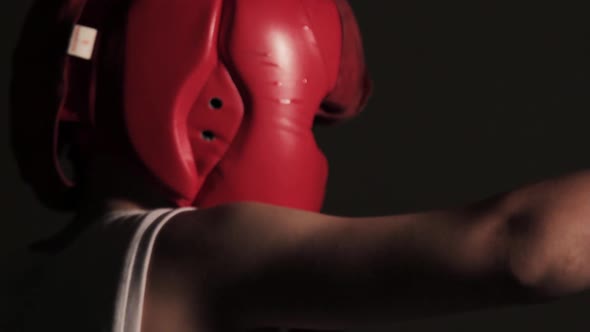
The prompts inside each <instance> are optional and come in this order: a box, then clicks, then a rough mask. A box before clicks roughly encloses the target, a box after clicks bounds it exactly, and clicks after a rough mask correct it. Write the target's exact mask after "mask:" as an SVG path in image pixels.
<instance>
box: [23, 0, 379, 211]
mask: <svg viewBox="0 0 590 332" xmlns="http://www.w3.org/2000/svg"><path fill="white" fill-rule="evenodd" d="M70 3H71V4H75V6H73V5H72V6H73V7H76V8H81V7H80V5H81V3H82V2H81V1H79V0H71V1H70ZM105 3H111V4H115V2H114V1H113V2H110V1H107V2H101V1H100V0H88V1H87V2H86V9H85V10H84V11H83V13H82V17H86V18H87V19H84V20H83V22H81V24H82V23H87V24H90V25H91V26H93V27H94V28H97V29H98V31H99V41H98V44H97V45H96V49H95V57H94V58H93V60H92V61H91V62H89V64H94V63H95V62H98V63H102V67H105V63H104V61H108V60H105V58H102V53H101V52H102V51H101V43H103V46H104V45H107V44H104V43H108V45H109V49H112V47H113V44H112V43H113V42H112V41H109V40H102V41H101V31H102V30H101V29H103V28H104V27H106V26H108V24H109V21H108V15H105V13H108V11H107V10H103V11H101V10H97V9H96V8H97V6H99V5H100V4H103V5H104V4H105ZM66 7H67V6H66ZM71 11H75V10H73V9H72V10H71ZM127 15H128V20H127V26H126V28H125V29H126V30H125V31H121V33H122V34H123V35H124V36H126V38H124V39H125V40H126V42H125V45H121V46H120V47H121V48H122V50H123V52H122V54H124V59H120V60H118V61H121V62H122V63H124V65H123V66H122V69H123V73H121V75H120V77H122V78H123V80H124V82H123V85H122V86H123V91H122V97H123V100H122V102H123V111H124V121H125V124H124V125H125V127H126V128H127V134H128V138H129V140H130V143H131V144H132V146H133V149H134V150H135V152H136V154H137V156H138V157H139V159H140V160H141V162H142V163H143V164H144V165H145V166H146V167H147V169H148V170H149V171H150V172H151V173H152V175H153V176H154V177H155V178H156V179H158V180H159V181H160V182H161V183H162V184H163V185H164V186H165V187H166V188H168V189H169V190H170V192H171V195H172V196H173V197H171V200H172V201H174V202H175V203H176V204H178V205H179V206H187V205H195V206H199V207H209V206H214V205H218V204H223V203H229V202H237V201H258V202H265V203H270V204H278V205H282V206H288V207H293V208H300V209H306V210H313V211H317V210H319V209H320V208H321V205H322V201H323V198H324V190H325V184H326V180H327V175H328V164H327V162H326V159H325V157H324V155H323V153H322V152H321V151H320V150H319V148H318V147H317V144H316V142H315V139H314V137H313V134H312V130H311V128H312V125H313V124H314V121H315V120H317V119H318V118H323V119H327V120H328V121H331V122H333V121H338V120H342V119H345V118H349V117H352V116H353V115H355V114H356V113H358V112H359V111H360V110H361V109H362V106H363V105H364V103H365V101H366V98H367V96H368V92H369V90H370V84H369V81H368V77H367V71H366V68H365V64H364V58H363V51H362V42H361V38H360V32H359V31H358V27H357V25H356V21H355V19H354V16H353V14H352V10H351V8H350V7H349V5H348V4H347V3H346V1H345V0H281V1H277V0H248V1H246V0H167V1H163V0H137V1H133V2H131V6H130V7H129V12H128V13H127ZM74 23H75V22H74ZM94 25H95V26H94ZM111 30H112V29H111ZM112 33H113V32H111V34H112ZM110 56H111V57H112V52H111V55H110ZM106 59H110V58H109V57H107V58H106ZM81 61H83V60H80V59H73V58H71V57H68V58H67V61H66V62H65V65H66V67H65V68H64V75H65V77H64V82H65V83H66V85H65V86H64V87H65V88H66V91H65V93H64V94H63V95H62V98H64V96H70V97H69V98H68V99H66V100H65V101H64V100H63V99H62V103H61V104H60V105H61V106H60V110H61V112H55V113H54V114H56V115H54V116H55V117H57V121H58V124H59V123H62V122H63V123H65V122H70V123H74V124H77V125H79V126H80V128H82V129H84V128H88V131H89V132H88V133H82V135H78V136H77V137H91V138H92V139H94V140H98V141H101V142H109V143H108V144H112V143H111V142H112V141H113V139H112V138H111V139H109V138H108V137H101V135H108V130H106V131H100V132H98V131H94V130H93V128H92V126H94V125H95V124H94V123H93V120H92V119H93V118H94V114H93V113H92V112H93V110H94V100H93V98H94V96H95V91H94V88H95V87H96V84H95V83H96V82H95V81H94V80H95V79H96V76H95V74H96V73H95V72H93V71H94V70H95V68H97V67H96V66H94V65H89V64H86V63H84V62H81ZM101 61H103V62H101ZM107 65H108V64H107ZM99 76H100V75H99ZM101 77H102V76H101ZM67 83H70V85H67ZM72 84H73V85H74V86H72ZM100 86H104V82H103V84H102V85H100ZM76 91H83V93H76ZM98 95H99V96H100V95H101V94H100V93H99V94H98ZM212 101H213V103H212ZM85 105H88V106H85ZM102 105H103V107H104V102H103V104H102ZM76 108H80V109H76ZM97 112H100V110H99V111H97ZM103 118H104V117H103ZM62 127H63V126H56V128H55V129H52V130H55V132H54V137H56V138H55V142H57V141H58V140H57V138H59V137H62V136H63V133H62V129H61V128H62ZM106 127H108V125H107V126H106ZM101 128H105V125H104V124H102V127H101ZM38 136H39V137H40V136H42V135H38ZM32 139H33V138H27V140H32ZM74 139H75V138H74ZM77 143H78V144H79V143H80V142H77ZM94 143H96V142H94ZM99 143H100V142H99ZM115 144H116V143H115ZM28 146H30V144H29V145H28ZM40 146H43V149H44V151H45V150H46V149H47V147H49V145H47V144H40ZM102 146H103V147H104V143H103V144H102ZM54 147H55V145H53V146H52V148H54ZM107 148H108V147H107ZM49 153H50V154H51V153H53V154H54V155H55V153H56V151H51V152H49ZM22 159H23V160H24V158H22ZM54 159H55V158H54ZM52 162H54V163H55V168H56V170H57V172H52V173H51V175H50V176H51V179H52V180H51V181H44V182H43V181H37V180H34V181H32V182H36V184H37V187H38V188H37V189H38V191H43V192H45V193H48V192H51V191H53V192H55V193H63V192H65V191H66V190H65V188H67V187H70V186H71V185H72V184H70V183H68V181H67V179H64V178H62V179H61V182H62V184H61V185H55V183H56V181H55V174H58V175H59V176H61V171H60V165H59V162H58V161H57V160H52ZM24 164H27V165H24ZM21 168H22V169H23V170H24V173H27V172H29V173H34V172H37V173H38V172H40V170H39V169H38V168H36V165H32V164H31V163H30V160H29V159H27V160H25V161H24V162H23V165H21ZM42 177H43V176H30V178H37V179H39V178H42ZM47 183H53V184H52V185H51V186H54V185H55V188H53V189H47V188H46V186H45V185H44V184H47ZM34 185H35V183H34ZM42 185H43V186H44V187H43V188H41V186H42ZM58 187H59V188H58ZM60 195H61V194H60ZM46 196H47V197H49V196H50V195H46ZM64 197H65V195H64ZM53 200H54V201H55V202H58V201H60V199H59V198H56V199H53ZM62 201H63V200H62Z"/></svg>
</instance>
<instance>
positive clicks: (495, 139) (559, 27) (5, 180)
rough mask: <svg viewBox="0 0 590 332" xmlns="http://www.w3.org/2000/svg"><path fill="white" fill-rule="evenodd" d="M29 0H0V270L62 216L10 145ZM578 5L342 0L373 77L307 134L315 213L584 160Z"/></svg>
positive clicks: (551, 320)
mask: <svg viewBox="0 0 590 332" xmlns="http://www.w3.org/2000/svg"><path fill="white" fill-rule="evenodd" d="M30 3H31V1H30V0H27V1H25V0H12V1H2V2H1V3H0V6H2V7H0V8H1V9H0V11H1V13H2V24H3V25H4V28H3V29H1V32H2V39H1V40H2V42H3V43H2V52H1V55H0V56H1V57H2V58H1V61H0V62H1V64H0V65H1V66H2V67H1V78H2V80H1V83H0V84H2V85H1V86H0V93H1V104H0V105H1V106H0V107H1V109H2V112H0V113H1V115H0V116H1V117H0V132H1V134H2V135H1V136H0V158H1V159H2V161H1V163H0V167H1V168H0V174H1V184H2V186H1V187H2V194H1V195H2V196H1V197H0V200H1V201H2V203H0V204H2V205H1V208H2V214H3V217H2V218H3V220H2V225H3V228H2V230H1V231H0V234H1V238H0V246H1V247H0V253H1V254H0V257H4V260H3V264H2V267H3V268H2V270H1V271H5V272H3V274H5V273H6V272H8V273H11V272H12V273H15V272H17V271H18V269H19V267H18V264H17V263H18V262H15V261H18V260H16V259H15V257H18V256H17V255H16V254H15V253H16V252H18V250H19V248H22V247H23V246H24V245H25V244H26V243H27V242H28V241H30V240H32V239H35V238H38V237H39V236H43V235H47V234H50V233H52V232H53V231H55V230H56V229H59V228H60V227H61V226H63V224H64V222H65V221H66V219H67V217H68V216H66V215H60V214H56V213H53V212H50V211H48V210H46V209H44V208H43V207H41V206H40V205H39V204H38V203H37V201H36V200H35V198H34V197H33V195H32V192H31V190H30V189H29V188H27V187H26V186H25V185H24V184H23V183H21V181H20V180H19V177H18V173H17V170H16V166H15V163H14V161H13V160H12V157H11V155H10V152H9V148H8V128H7V125H6V124H7V113H8V112H7V107H8V102H7V95H8V82H9V77H10V56H11V51H12V48H13V47H14V45H15V41H16V38H17V35H18V30H19V28H20V25H21V24H22V21H23V16H24V14H25V12H26V9H27V8H28V6H29V5H30ZM582 3H583V2H582V1H580V2H579V3H568V2H562V1H560V2H558V1H554V2H552V3H547V4H544V3H540V2H534V1H522V0H517V1H514V0H513V1H506V0H497V1H491V0H485V1H461V2H459V1H455V0H452V1H434V0H432V1H423V0H411V1H410V0H403V1H361V0H352V5H353V7H354V8H355V10H356V12H357V16H358V19H359V22H360V25H361V29H362V31H363V34H364V38H365V46H366V53H367V59H368V63H369V66H370V70H371V72H372V76H373V79H374V82H375V87H376V88H375V91H374V94H373V98H372V99H371V102H370V104H369V106H368V108H367V109H366V111H365V112H364V113H363V114H362V115H361V116H360V117H358V118H357V119H356V120H354V121H351V122H348V123H346V124H344V125H340V126H337V127H330V128H322V129H320V130H318V132H317V134H318V140H319V143H320V145H321V146H322V148H323V149H324V151H325V153H326V154H327V156H328V158H329V160H330V161H331V177H330V181H329V187H328V196H327V200H326V205H325V211H326V212H329V213H334V214H341V215H350V216H361V215H381V214H391V213H402V212H408V211H415V210H423V209H431V208H438V207H444V206H450V205H456V204H463V203H466V202H469V201H473V200H477V199H480V198H484V197H486V196H489V195H491V194H493V193H496V192H500V191H506V190H510V189H513V188H516V187H518V186H521V185H523V184H525V183H529V182H531V181H537V180H540V179H543V178H547V177H550V176H554V175H558V174H562V173H566V172H570V171H573V170H578V169H582V168H586V167H588V166H589V165H590V155H589V154H588V153H587V151H588V149H587V142H589V141H590V140H589V139H590V137H589V136H590V133H589V132H588V130H587V126H588V121H589V120H590V114H589V110H590V107H589V106H590V101H589V99H588V92H589V91H590V66H589V63H590V61H589V60H590V58H589V57H588V56H589V55H590V43H589V42H590V38H589V37H590V34H589V31H590V29H589V27H588V24H587V17H586V16H587V15H586V14H587V11H585V10H584V8H583V5H582ZM31 98H34V96H31ZM31 119H32V121H34V114H32V116H31ZM589 204H590V198H589ZM589 240H590V239H589ZM6 262H11V263H6ZM7 298H9V297H8V295H6V293H4V294H2V295H1V296H0V299H7ZM588 304H590V296H587V295H586V296H585V295H581V296H576V297H573V298H569V299H564V300H560V301H556V302H554V303H551V304H545V305H539V306H535V307H531V308H506V309H502V310H490V311H483V312H479V313H472V314H464V315H456V316H451V317H447V318H437V319H429V320H423V321H419V322H412V323H404V324H395V325H394V324H392V325H391V327H388V328H375V329H373V330H371V329H366V330H365V331H369V330H371V331H387V330H395V331H400V332H403V331H406V332H409V331H463V330H469V331H471V330H477V331H498V330H509V331H513V330H514V331H516V330H533V329H534V330H536V331H558V330H563V331H587V330H588V326H587V325H589V323H590V320H589V319H588V318H585V317H584V313H585V312H588V309H587V306H588Z"/></svg>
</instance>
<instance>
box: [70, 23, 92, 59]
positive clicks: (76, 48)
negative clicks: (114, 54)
mask: <svg viewBox="0 0 590 332" xmlns="http://www.w3.org/2000/svg"><path fill="white" fill-rule="evenodd" d="M97 35H98V31H97V30H96V29H94V28H90V27H86V26H83V25H77V24H76V25H75V26H74V31H73V32H72V37H71V38H70V46H69V47H68V54H69V55H71V56H75V57H78V58H82V59H85V60H90V59H92V52H93V51H94V44H95V43H96V36H97Z"/></svg>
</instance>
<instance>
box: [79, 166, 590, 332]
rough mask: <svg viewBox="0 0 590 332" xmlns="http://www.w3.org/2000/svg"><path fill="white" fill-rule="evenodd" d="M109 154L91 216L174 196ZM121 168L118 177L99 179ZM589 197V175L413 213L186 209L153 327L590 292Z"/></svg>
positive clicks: (150, 317)
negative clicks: (374, 214)
mask: <svg viewBox="0 0 590 332" xmlns="http://www.w3.org/2000/svg"><path fill="white" fill-rule="evenodd" d="M106 160H107V161H106V162H105V161H104V160H103V161H99V162H96V165H100V167H97V168H96V169H95V172H94V173H93V177H94V178H95V179H98V181H96V182H94V181H92V182H88V186H89V187H88V188H89V191H87V192H90V193H92V194H91V195H90V194H87V195H86V196H85V197H86V199H85V200H84V201H83V203H82V205H81V206H82V208H81V211H80V216H81V217H83V216H88V215H92V214H95V213H101V212H104V211H106V210H116V209H138V208H139V209H151V208H154V207H161V206H162V205H160V204H164V203H163V202H165V200H164V199H162V197H165V195H164V193H163V192H161V191H159V190H160V189H159V188H158V187H157V186H156V185H154V184H153V182H150V180H149V179H148V178H147V177H142V175H141V174H142V172H141V171H140V169H137V168H135V166H132V165H131V164H127V165H126V166H125V167H121V164H120V163H121V160H116V159H112V158H107V159H106ZM115 164H117V169H118V170H117V172H109V171H108V170H109V169H113V168H111V167H114V166H115ZM126 171H129V172H132V173H127V174H133V176H125V172H126ZM113 174H118V175H117V176H121V178H120V179H118V180H119V181H112V183H110V184H109V181H107V180H106V179H103V181H101V180H100V179H101V177H102V176H104V177H105V178H106V177H107V176H108V177H111V179H112V176H113ZM131 178H133V179H135V180H130V179H131ZM129 181H133V183H128V182H129ZM114 184H117V185H114ZM137 184H140V185H138V186H137V187H134V185H137ZM117 188H126V189H125V191H126V192H125V193H122V192H116V191H117V190H118V189H117ZM134 193H135V194H137V195H136V196H133V195H134ZM146 193H148V194H146ZM588 197H590V172H588V171H584V172H579V173H576V174H571V175H567V176H563V177H560V178H555V179H551V180H547V181H544V182H541V183H537V184H534V185H530V186H526V187H524V188H521V189H518V190H515V191H513V192H510V193H506V194H502V195H498V196H497V197H495V198H492V199H488V200H485V201H481V202H478V203H475V204H472V205H469V206H465V207H459V208H452V209H448V210H438V211H428V212H422V213H414V214H406V215H392V216H384V217H370V218H345V217H338V216H328V215H322V214H317V213H309V212H304V211H296V210H290V209H285V208H280V207H273V206H268V205H264V204H257V203H238V204H228V205H226V206H220V207H216V208H212V209H202V210H197V211H192V212H186V213H183V214H180V215H178V216H177V217H176V218H175V219H174V220H171V221H170V222H169V223H168V224H167V226H166V227H164V229H163V231H162V233H161V234H160V236H159V238H158V241H157V244H156V249H155V251H154V257H153V260H152V262H151V266H150V272H149V276H148V287H147V290H146V302H145V306H144V316H143V317H144V318H143V323H144V324H143V326H144V327H143V331H145V332H152V331H154V332H155V331H164V330H165V331H175V332H185V331H186V332H188V331H217V330H223V331H230V330H234V329H235V330H240V329H247V328H253V327H260V326H288V327H298V328H316V329H338V328H351V327H354V326H359V325H361V326H362V325H363V324H367V323H376V322H384V323H385V322H395V321H400V320H404V319H411V318H421V317H429V316H433V315H441V314H447V313H454V312H460V311H468V310H475V309H480V308H488V307H495V306H504V305H514V304H526V303H536V302H540V301H545V300H548V299H551V298H554V297H557V296H563V295H566V294H571V293H575V292H580V291H583V290H586V289H587V288H589V287H590V255H589V254H588V253H590V241H588V239H590V204H588ZM164 206H165V205H164Z"/></svg>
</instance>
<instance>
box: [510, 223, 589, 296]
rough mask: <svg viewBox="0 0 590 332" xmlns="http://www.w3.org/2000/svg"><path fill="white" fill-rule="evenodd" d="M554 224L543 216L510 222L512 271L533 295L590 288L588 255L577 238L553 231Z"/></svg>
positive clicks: (559, 294)
mask: <svg viewBox="0 0 590 332" xmlns="http://www.w3.org/2000/svg"><path fill="white" fill-rule="evenodd" d="M552 224H553V225H552ZM561 224H562V225H564V226H565V224H567V222H563V223H561ZM554 225H555V221H554V220H548V219H545V218H543V216H533V215H528V216H527V215H524V214H523V215H515V216H512V217H511V218H509V219H508V220H507V227H508V230H509V231H508V232H509V233H508V234H509V242H508V243H509V250H508V251H507V252H508V259H507V263H508V264H507V265H508V268H509V271H510V272H511V274H512V276H513V277H514V279H515V280H517V282H518V283H519V284H520V285H521V286H522V287H523V288H524V289H526V290H527V291H528V292H529V293H530V294H533V295H536V296H539V297H543V298H553V297H559V296H564V295H567V294H572V293H576V292H580V291H583V290H586V289H588V288H590V264H589V263H590V261H589V260H588V259H587V257H588V255H587V254H585V253H584V252H583V249H582V248H581V247H580V246H578V244H577V243H576V242H577V241H576V239H575V236H571V237H568V236H565V237H564V236H563V235H564V233H563V232H560V231H559V230H556V229H553V230H552V227H554Z"/></svg>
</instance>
